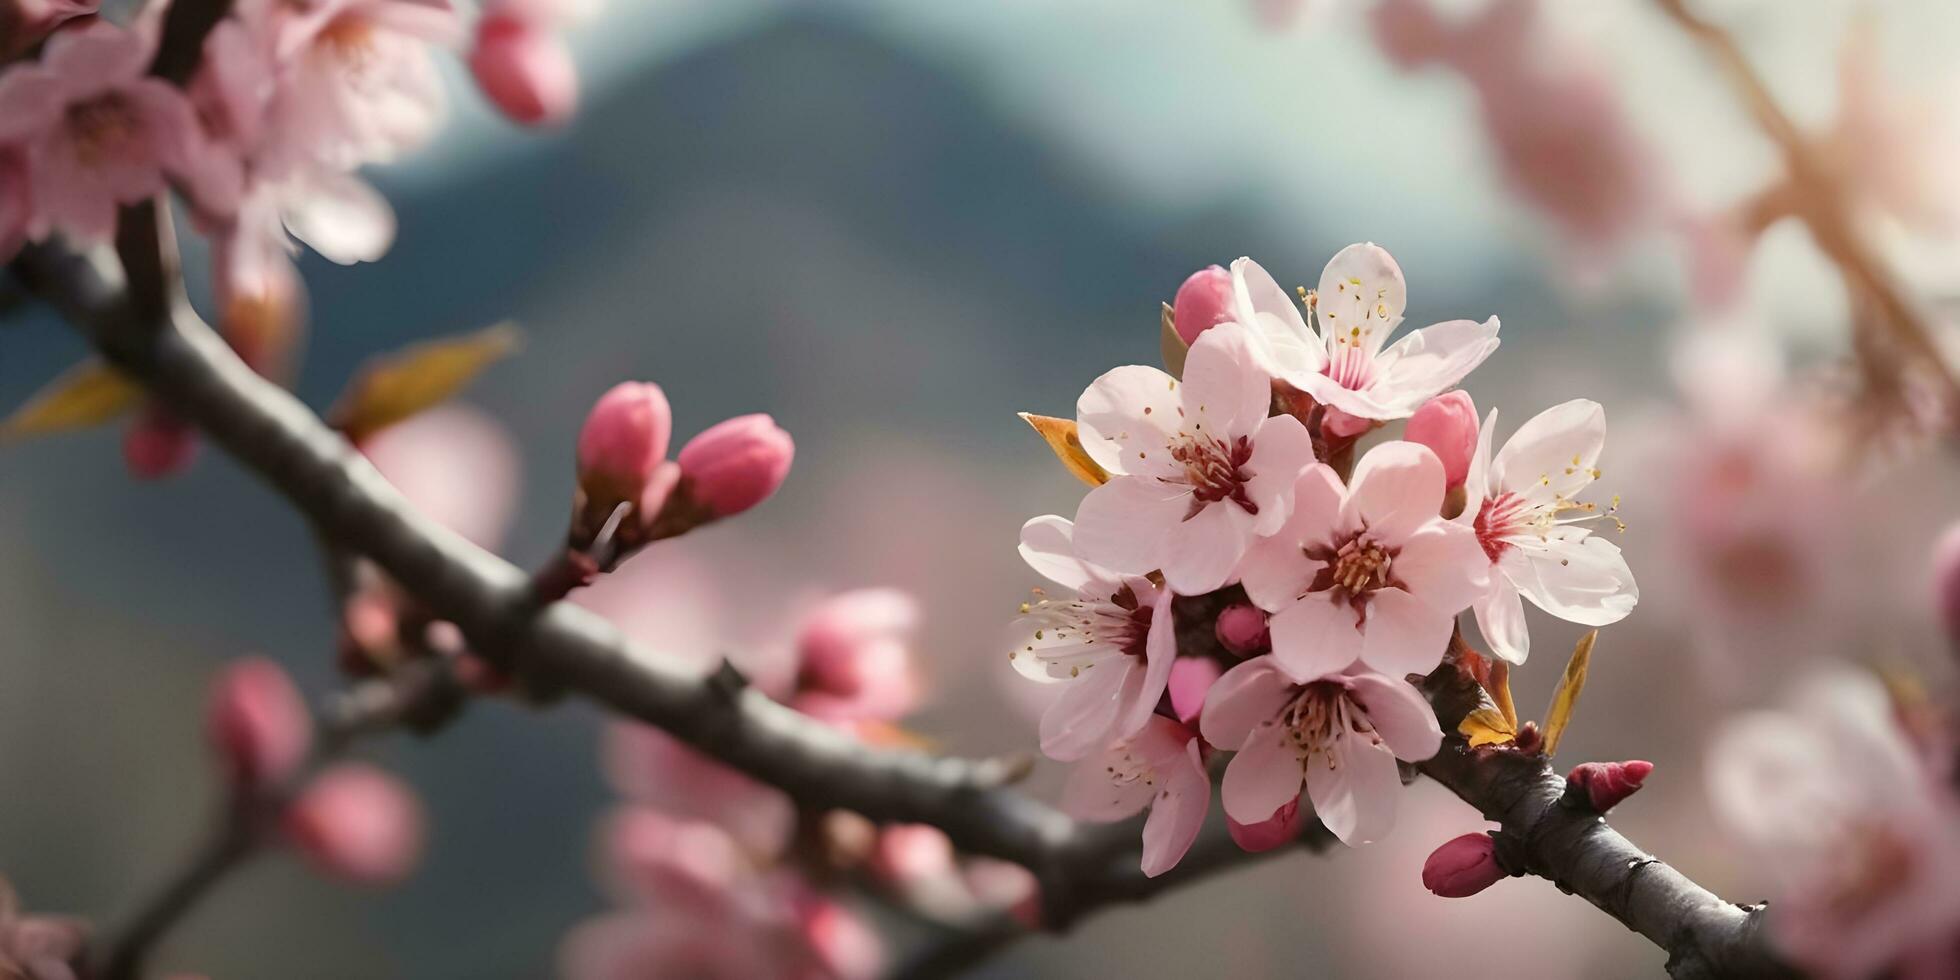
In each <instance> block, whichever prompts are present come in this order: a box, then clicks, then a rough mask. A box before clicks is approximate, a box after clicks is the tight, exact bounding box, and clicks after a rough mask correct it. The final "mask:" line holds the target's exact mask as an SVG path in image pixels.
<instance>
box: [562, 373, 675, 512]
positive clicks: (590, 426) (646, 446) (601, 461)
mask: <svg viewBox="0 0 1960 980" xmlns="http://www.w3.org/2000/svg"><path fill="white" fill-rule="evenodd" d="M673 434H674V412H673V409H672V408H671V407H669V406H668V404H667V394H666V393H665V392H663V391H661V390H660V386H659V385H657V384H653V383H651V382H645V381H626V382H622V383H620V384H617V385H614V386H613V387H612V390H610V391H608V392H606V393H605V394H604V395H602V396H600V398H599V401H598V402H597V403H595V404H594V405H593V406H592V411H591V412H590V413H588V414H587V415H586V416H585V426H584V427H583V428H581V429H580V430H579V433H578V472H579V485H580V486H582V487H583V488H585V491H586V493H588V494H590V495H592V496H594V497H602V498H605V499H607V500H609V501H612V502H617V501H621V500H631V501H635V502H638V498H639V495H640V492H641V490H642V489H644V488H645V486H646V484H647V481H649V480H651V479H652V478H653V475H654V473H655V472H656V471H657V470H658V469H659V468H660V464H661V463H662V462H663V461H664V460H666V458H667V444H668V441H669V440H670V439H672V438H673Z"/></svg>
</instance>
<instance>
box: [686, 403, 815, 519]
mask: <svg viewBox="0 0 1960 980" xmlns="http://www.w3.org/2000/svg"><path fill="white" fill-rule="evenodd" d="M795 455H796V445H795V443H794V442H792V441H791V440H790V437H789V433H787V432H784V431H783V430H782V429H781V428H780V427H778V426H777V425H776V421H775V420H774V419H772V418H770V417H769V416H767V415H761V414H757V415H742V416H737V417H736V418H732V419H728V420H727V421H725V422H718V423H716V424H714V425H712V426H709V427H708V428H707V429H705V430H703V431H702V432H701V433H700V434H699V435H696V436H695V437H694V438H692V439H689V440H688V441H687V445H685V446H682V447H681V451H680V454H679V456H678V457H677V459H678V460H679V462H680V464H681V473H682V476H683V479H685V480H686V482H687V487H688V489H689V492H690V494H691V495H692V497H693V499H694V501H695V502H696V503H698V504H700V505H702V506H704V507H706V508H707V509H708V510H709V511H710V512H711V513H712V514H713V515H714V516H715V517H729V516H731V515H734V514H739V513H741V512H743V511H745V510H748V509H749V508H751V507H754V506H755V505H757V504H759V503H762V502H763V501H765V500H768V499H769V498H770V497H771V496H773V495H774V494H775V493H776V490H777V488H778V487H781V486H782V485H783V480H784V479H785V478H787V477H788V476H789V469H790V463H791V461H792V460H793V459H794V458H795Z"/></svg>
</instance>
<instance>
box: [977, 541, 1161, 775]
mask: <svg viewBox="0 0 1960 980" xmlns="http://www.w3.org/2000/svg"><path fill="white" fill-rule="evenodd" d="M1074 537H1075V528H1074V526H1073V525H1071V524H1070V523H1069V522H1068V521H1067V520H1064V519H1063V518H1060V517H1055V516H1053V515H1049V516H1046V517H1037V518H1035V519H1034V520H1031V521H1029V522H1028V523H1027V524H1026V525H1024V526H1023V527H1022V528H1021V557H1023V558H1025V559H1027V562H1028V564H1029V565H1030V566H1032V567H1033V568H1034V570H1035V571H1037V572H1040V573H1041V574H1042V575H1044V576H1046V577H1047V578H1048V579H1050V580H1051V581H1053V582H1055V584H1057V585H1060V586H1062V587H1063V588H1065V589H1068V590H1069V591H1070V592H1072V593H1074V596H1073V597H1072V598H1062V597H1059V596H1055V597H1050V596H1048V595H1046V594H1045V593H1038V595H1037V598H1036V599H1035V600H1034V601H1031V602H1027V603H1023V604H1022V606H1021V616H1020V618H1018V619H1016V620H1015V621H1014V625H1013V627H1012V639H1011V642H1012V643H1013V644H1014V645H1013V646H1012V647H1011V648H1010V649H1009V650H1008V652H1007V656H1008V659H1009V660H1010V661H1011V662H1012V663H1013V664H1014V669H1015V670H1018V671H1020V672H1021V675H1022V676H1024V677H1027V678H1030V679H1033V680H1037V681H1041V682H1043V683H1050V684H1053V683H1061V684H1066V685H1067V688H1066V689H1065V690H1064V691H1063V692H1062V695H1061V697H1060V698H1058V699H1057V700H1056V701H1055V703H1054V704H1052V705H1050V706H1049V707H1048V712H1047V714H1045V715H1043V716H1042V719H1041V750H1042V751H1043V752H1045V753H1047V754H1048V755H1049V756H1050V757H1052V758H1055V759H1059V760H1062V761H1064V762H1071V761H1074V760H1076V759H1080V758H1082V757H1084V756H1086V755H1088V754H1089V753H1091V752H1094V751H1096V750H1098V749H1101V748H1103V747H1105V746H1107V745H1109V744H1110V743H1111V742H1115V741H1119V740H1122V739H1127V738H1130V737H1131V736H1134V735H1135V734H1137V732H1139V731H1141V730H1142V729H1143V727H1144V724H1145V723H1146V722H1147V721H1149V720H1150V715H1151V712H1152V711H1154V710H1155V709H1156V707H1157V702H1158V701H1159V700H1160V699H1161V698H1162V697H1163V695H1164V687H1165V685H1166V684H1167V683H1168V682H1169V680H1170V673H1171V663H1172V662H1173V661H1174V660H1176V659H1177V633H1176V630H1175V628H1174V626H1173V624H1172V621H1171V592H1170V590H1169V589H1164V588H1160V587H1158V586H1156V585H1154V584H1152V583H1151V581H1150V580H1149V579H1147V578H1144V577H1142V576H1138V575H1122V574H1119V573H1116V572H1112V571H1110V570H1109V569H1106V568H1103V567H1101V566H1098V565H1095V564H1092V563H1090V562H1086V561H1083V560H1082V559H1081V558H1080V557H1078V556H1077V553H1076V548H1075V541H1074Z"/></svg>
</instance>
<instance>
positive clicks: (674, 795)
mask: <svg viewBox="0 0 1960 980" xmlns="http://www.w3.org/2000/svg"><path fill="white" fill-rule="evenodd" d="M602 748H603V753H602V764H603V767H604V769H605V772H606V776H607V778H608V780H609V781H610V782H611V783H612V785H613V789H614V790H616V791H617V792H618V793H619V794H620V795H621V796H624V797H626V798H627V799H629V800H633V801H636V802H640V803H645V804H649V805H651V806H656V807H659V808H660V809H662V810H665V811H667V812H669V813H671V814H674V815H676V816H681V817H687V818H691V819H695V820H703V821H707V822H709V823H712V824H714V825H716V826H718V827H721V828H722V829H723V830H726V831H727V832H728V833H729V834H730V835H732V836H733V837H734V839H735V840H736V841H737V842H739V843H740V844H741V845H742V847H743V848H745V849H746V850H748V851H749V852H750V853H751V854H753V855H755V856H757V857H759V858H767V857H774V856H775V855H776V854H778V853H780V852H781V851H782V849H783V847H784V845H785V844H787V843H788V840H789V834H790V829H791V827H792V825H793V824H794V822H795V819H796V814H795V812H794V809H793V808H792V807H791V806H790V802H789V798H788V797H786V796H784V795H783V794H782V792H781V791H780V790H777V789H775V788H773V787H770V786H765V785H763V784H761V783H758V782H756V781H755V780H753V779H751V778H749V777H748V776H746V775H744V774H742V773H740V772H737V771H735V770H733V769H730V768H729V767H727V766H725V765H722V764H721V763H719V762H716V761H714V760H713V759H710V758H708V757H707V756H704V755H701V754H700V753H699V752H696V751H695V750H693V749H691V748H689V747H687V746H686V745H684V744H682V743H681V742H679V741H677V740H675V739H674V737H673V736H671V735H668V734H667V733H665V732H662V731H659V730H657V729H653V728H649V727H647V726H645V725H639V724H633V723H627V722H621V723H616V724H614V725H612V726H610V727H608V728H607V729H606V737H605V741H604V744H603V747H602Z"/></svg>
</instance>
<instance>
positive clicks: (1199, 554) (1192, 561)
mask: <svg viewBox="0 0 1960 980" xmlns="http://www.w3.org/2000/svg"><path fill="white" fill-rule="evenodd" d="M1213 329H1217V328H1213ZM1210 332H1211V331H1209V330H1208V331H1206V333H1210ZM1199 339H1203V338H1199ZM1253 519H1254V518H1253V516H1252V515H1251V514H1248V513H1246V512H1245V510H1244V509H1243V508H1241V507H1239V505H1238V504H1235V503H1233V502H1232V501H1230V500H1220V501H1217V502H1215V503H1211V504H1206V505H1205V507H1204V509H1203V510H1200V511H1198V513H1197V514H1195V515H1193V516H1191V517H1189V518H1187V519H1184V520H1181V521H1175V522H1173V523H1172V524H1171V526H1170V533H1169V534H1168V535H1167V536H1166V537H1165V538H1164V549H1163V553H1162V556H1161V557H1160V558H1159V560H1158V567H1159V568H1161V569H1163V572H1164V581H1165V582H1167V583H1169V585H1170V587H1171V590H1172V591H1173V592H1176V593H1177V594H1178V595H1204V594H1205V593H1207V592H1212V591H1215V590H1217V589H1218V588H1219V587H1220V586H1222V585H1224V584H1225V583H1226V582H1229V581H1231V580H1232V573H1234V572H1236V571H1237V570H1238V567H1239V559H1241V558H1244V557H1245V550H1246V547H1247V546H1248V545H1250V544H1252V522H1253Z"/></svg>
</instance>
